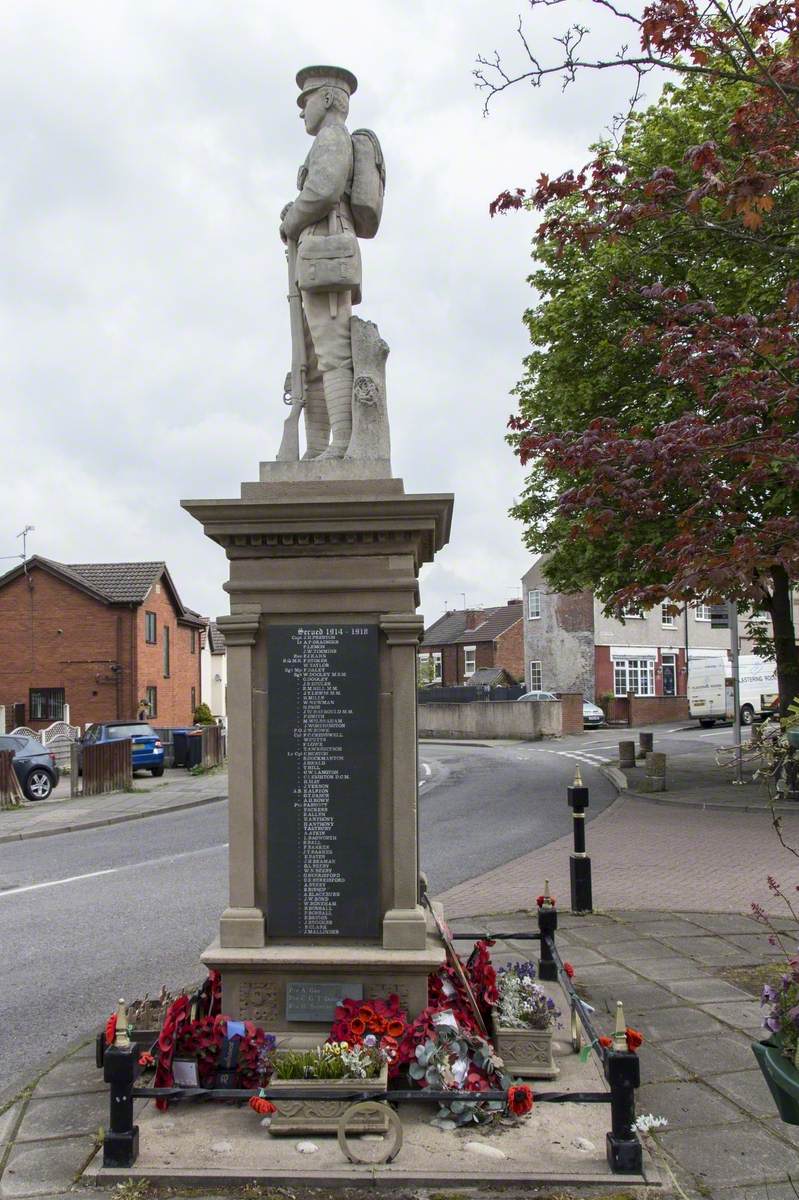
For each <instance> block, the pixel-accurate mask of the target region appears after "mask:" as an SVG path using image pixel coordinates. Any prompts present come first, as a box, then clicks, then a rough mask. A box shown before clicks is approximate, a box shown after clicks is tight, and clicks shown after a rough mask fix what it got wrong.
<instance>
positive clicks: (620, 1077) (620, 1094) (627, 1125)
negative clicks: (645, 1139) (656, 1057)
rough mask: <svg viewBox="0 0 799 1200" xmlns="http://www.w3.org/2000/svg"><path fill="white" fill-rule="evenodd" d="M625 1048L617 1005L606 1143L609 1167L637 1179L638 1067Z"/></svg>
mask: <svg viewBox="0 0 799 1200" xmlns="http://www.w3.org/2000/svg"><path fill="white" fill-rule="evenodd" d="M626 1046H627V1039H626V1028H625V1020H624V1009H623V1007H622V1003H621V1001H619V1002H618V1004H617V1005H616V1030H615V1032H614V1034H613V1045H612V1047H611V1049H610V1050H609V1051H608V1053H607V1054H606V1055H605V1078H606V1079H607V1081H608V1084H609V1085H610V1120H611V1129H610V1133H609V1134H608V1135H607V1143H606V1146H607V1156H608V1165H609V1166H610V1169H611V1171H613V1172H614V1173H615V1174H617V1175H640V1174H641V1171H642V1170H643V1153H642V1149H641V1143H640V1141H639V1139H638V1135H637V1134H636V1132H635V1089H636V1088H637V1087H640V1085H641V1064H640V1062H639V1060H638V1055H637V1054H635V1053H634V1052H633V1051H631V1050H627V1048H626ZM622 1047H624V1048H623V1049H622Z"/></svg>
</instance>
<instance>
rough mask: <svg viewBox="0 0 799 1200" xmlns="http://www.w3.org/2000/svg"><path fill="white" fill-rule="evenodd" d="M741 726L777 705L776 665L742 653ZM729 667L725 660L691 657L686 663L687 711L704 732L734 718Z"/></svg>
mask: <svg viewBox="0 0 799 1200" xmlns="http://www.w3.org/2000/svg"><path fill="white" fill-rule="evenodd" d="M738 673H739V683H738V687H739V695H740V704H741V724H742V725H751V724H752V722H753V721H754V720H755V719H756V718H757V717H766V716H768V715H769V714H771V713H773V712H774V709H775V707H776V706H777V705H778V704H779V695H778V692H777V664H776V663H775V662H773V661H772V660H769V661H768V662H766V661H764V660H763V659H762V658H758V657H757V655H756V654H742V655H741V656H740V658H739V660H738ZM733 696H734V692H733V681H732V664H731V663H730V661H729V660H728V659H726V658H722V657H720V656H715V657H713V658H693V659H691V661H690V662H689V664H688V711H689V713H690V714H691V716H692V717H693V718H694V720H697V721H698V722H699V724H700V725H702V726H703V727H704V728H705V729H707V728H709V727H710V726H711V725H715V723H716V721H731V720H732V719H733V716H734V701H733Z"/></svg>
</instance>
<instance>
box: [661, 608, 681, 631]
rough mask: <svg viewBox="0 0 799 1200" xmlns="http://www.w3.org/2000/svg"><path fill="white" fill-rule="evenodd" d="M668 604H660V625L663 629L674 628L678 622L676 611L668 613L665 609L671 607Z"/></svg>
mask: <svg viewBox="0 0 799 1200" xmlns="http://www.w3.org/2000/svg"><path fill="white" fill-rule="evenodd" d="M669 607H670V606H669V605H668V604H661V606H660V627H661V629H674V628H675V627H676V624H677V618H676V617H675V615H674V613H667V612H666V611H665V610H666V609H667V608H669Z"/></svg>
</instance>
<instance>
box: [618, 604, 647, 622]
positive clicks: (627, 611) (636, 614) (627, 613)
mask: <svg viewBox="0 0 799 1200" xmlns="http://www.w3.org/2000/svg"><path fill="white" fill-rule="evenodd" d="M621 615H622V616H623V617H624V619H625V621H629V619H630V618H631V617H633V618H634V619H635V620H636V621H643V619H644V613H643V609H642V608H641V605H640V604H628V605H627V606H626V607H625V608H623V609H622V610H621Z"/></svg>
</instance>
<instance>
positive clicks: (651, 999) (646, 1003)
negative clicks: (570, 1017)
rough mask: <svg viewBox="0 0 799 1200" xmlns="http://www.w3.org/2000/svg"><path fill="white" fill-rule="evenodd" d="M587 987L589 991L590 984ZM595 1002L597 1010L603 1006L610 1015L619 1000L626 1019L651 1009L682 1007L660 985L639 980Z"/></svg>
mask: <svg viewBox="0 0 799 1200" xmlns="http://www.w3.org/2000/svg"><path fill="white" fill-rule="evenodd" d="M611 986H612V987H613V985H611ZM588 987H589V990H590V984H589V985H588ZM596 1000H597V1003H596V1007H597V1009H599V1008H601V1007H602V1006H603V1005H604V1007H605V1010H606V1011H607V1012H610V1013H615V1012H616V1001H617V1000H621V1001H622V1003H623V1004H624V1011H625V1013H627V1016H628V1017H630V1016H632V1014H633V1013H647V1012H649V1011H650V1010H651V1009H660V1008H682V1007H683V1001H682V1000H681V999H680V997H679V996H675V994H674V992H670V991H668V990H667V989H666V988H664V987H661V986H660V984H657V983H648V982H646V981H642V980H641V979H635V980H634V981H633V982H632V983H622V984H621V985H618V986H615V987H613V991H612V993H611V994H609V995H606V996H604V997H602V999H601V1000H600V998H599V997H597V998H596Z"/></svg>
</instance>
